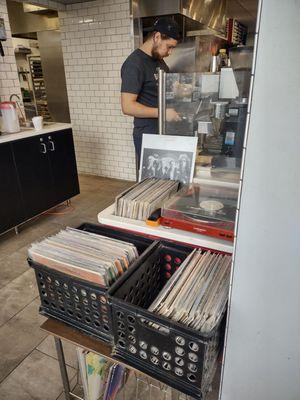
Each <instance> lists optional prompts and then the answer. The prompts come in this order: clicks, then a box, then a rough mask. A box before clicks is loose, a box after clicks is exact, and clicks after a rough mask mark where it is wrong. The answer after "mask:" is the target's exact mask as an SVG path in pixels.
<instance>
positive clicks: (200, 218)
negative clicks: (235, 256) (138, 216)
mask: <svg viewBox="0 0 300 400" xmlns="http://www.w3.org/2000/svg"><path fill="white" fill-rule="evenodd" d="M237 198H238V189H233V188H225V187H220V186H212V185H198V184H192V185H190V186H186V187H184V188H183V189H182V190H181V191H180V192H178V193H177V195H176V196H173V197H172V198H171V199H170V200H168V201H167V202H166V203H165V205H164V207H163V208H162V219H161V225H163V226H165V227H170V228H177V229H182V230H187V231H191V232H195V233H199V234H202V235H208V236H214V237H217V238H219V239H224V240H229V241H233V238H234V223H235V216H236V207H237Z"/></svg>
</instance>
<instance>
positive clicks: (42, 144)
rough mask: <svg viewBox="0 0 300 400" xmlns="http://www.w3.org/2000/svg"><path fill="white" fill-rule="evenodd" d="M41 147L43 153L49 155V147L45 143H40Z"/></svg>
mask: <svg viewBox="0 0 300 400" xmlns="http://www.w3.org/2000/svg"><path fill="white" fill-rule="evenodd" d="M40 145H41V153H43V154H46V153H47V147H46V145H45V143H40Z"/></svg>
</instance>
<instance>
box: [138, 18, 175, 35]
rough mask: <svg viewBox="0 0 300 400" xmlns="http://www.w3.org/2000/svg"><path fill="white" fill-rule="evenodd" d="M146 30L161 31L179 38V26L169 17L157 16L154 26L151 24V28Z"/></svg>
mask: <svg viewBox="0 0 300 400" xmlns="http://www.w3.org/2000/svg"><path fill="white" fill-rule="evenodd" d="M145 31H146V32H160V33H163V34H165V35H167V36H168V37H170V38H172V39H175V40H178V39H179V26H178V24H177V22H176V21H174V20H173V19H171V18H167V17H161V18H157V20H156V21H155V22H154V24H153V26H151V27H150V28H146V29H145Z"/></svg>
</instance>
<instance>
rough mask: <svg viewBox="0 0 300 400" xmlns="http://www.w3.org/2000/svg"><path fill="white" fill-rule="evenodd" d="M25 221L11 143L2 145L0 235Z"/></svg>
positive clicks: (0, 158)
mask: <svg viewBox="0 0 300 400" xmlns="http://www.w3.org/2000/svg"><path fill="white" fill-rule="evenodd" d="M23 220H24V210H23V205H22V197H21V191H20V186H19V181H18V175H17V170H16V167H15V162H14V157H13V152H12V148H11V144H10V143H3V144H0V233H2V232H5V231H6V230H8V229H10V228H11V227H13V226H16V225H18V224H19V223H20V222H22V221H23Z"/></svg>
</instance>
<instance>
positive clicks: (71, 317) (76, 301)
mask: <svg viewBox="0 0 300 400" xmlns="http://www.w3.org/2000/svg"><path fill="white" fill-rule="evenodd" d="M78 229H81V230H84V231H87V232H91V233H95V234H99V235H103V236H107V237H110V238H114V239H119V240H123V241H126V242H129V243H132V244H134V245H135V246H136V248H137V251H138V253H139V255H141V254H142V253H143V252H144V251H145V250H146V249H147V248H149V246H151V245H152V243H153V240H151V239H148V238H145V237H143V236H139V235H135V234H132V233H128V232H125V231H119V230H117V229H114V228H109V227H105V226H101V225H95V224H89V223H85V224H82V225H81V226H80V227H79V228H78ZM28 263H29V265H30V266H31V267H32V268H34V270H35V275H36V281H37V286H38V289H39V294H40V300H41V305H40V309H39V310H40V313H41V314H43V315H45V316H48V317H52V318H55V319H58V320H60V321H62V322H65V323H67V324H69V325H71V326H73V327H75V328H77V329H80V330H81V331H83V332H84V333H86V334H89V335H93V336H96V337H97V338H99V339H101V340H104V341H106V342H111V341H112V339H113V333H112V314H111V306H110V304H109V302H108V296H107V288H104V287H102V286H100V285H98V284H93V283H91V282H89V281H85V280H82V279H80V278H77V277H72V276H70V275H67V274H64V273H61V272H59V271H55V270H53V269H50V268H47V267H46V266H44V265H41V264H39V263H36V262H34V261H33V260H31V259H28ZM130 268H131V267H130ZM119 279H120V278H119Z"/></svg>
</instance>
